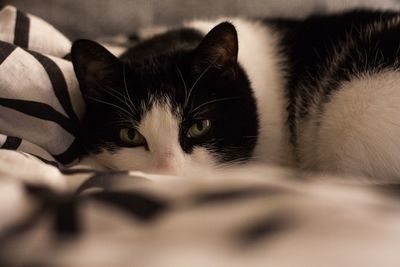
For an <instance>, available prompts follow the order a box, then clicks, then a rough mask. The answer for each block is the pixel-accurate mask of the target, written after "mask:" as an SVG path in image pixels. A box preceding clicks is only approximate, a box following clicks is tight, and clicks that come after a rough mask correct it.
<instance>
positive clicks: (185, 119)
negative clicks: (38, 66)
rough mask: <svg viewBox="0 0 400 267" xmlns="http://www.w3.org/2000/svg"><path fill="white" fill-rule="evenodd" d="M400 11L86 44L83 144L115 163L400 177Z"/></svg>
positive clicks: (213, 25) (220, 26)
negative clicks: (110, 46) (113, 46)
mask: <svg viewBox="0 0 400 267" xmlns="http://www.w3.org/2000/svg"><path fill="white" fill-rule="evenodd" d="M399 51H400V15H399V14H398V13H396V12H389V11H369V10H353V11H347V12H342V13H335V14H326V15H312V16H310V17H307V18H304V19H282V18H268V19H263V20H256V19H254V20H251V19H241V18H229V19H219V20H215V21H212V20H208V21H206V20H203V21H202V20H198V21H192V22H188V23H185V24H184V25H183V26H182V28H178V29H171V30H166V31H165V32H161V33H158V34H156V35H154V36H151V37H149V38H147V39H145V40H142V41H141V42H140V43H139V44H137V45H135V46H133V47H132V48H130V49H128V50H127V51H126V52H125V53H124V54H122V55H121V56H120V57H119V58H117V57H116V56H114V55H112V54H111V53H110V52H109V51H107V50H106V49H105V48H104V47H102V46H101V45H100V44H98V43H95V42H93V41H89V40H78V41H75V42H74V44H73V46H72V49H71V58H72V63H73V66H74V70H75V73H76V76H77V78H78V81H79V84H80V88H81V91H82V94H83V97H84V100H85V102H86V104H87V111H86V114H85V116H84V119H83V121H82V136H81V140H82V143H83V145H84V146H85V148H86V150H87V151H88V153H89V154H90V155H91V156H92V158H94V159H96V161H97V162H98V163H99V164H100V165H102V166H105V167H106V168H109V169H122V170H141V171H145V172H154V173H163V174H176V175H180V174H182V173H185V172H188V171H189V170H191V169H193V168H194V167H195V166H197V167H199V169H198V170H199V171H201V169H202V168H203V167H225V166H230V165H235V164H240V163H245V162H262V163H267V164H277V165H283V166H292V167H297V168H300V169H302V170H307V171H318V172H323V173H341V174H348V175H363V176H367V177H375V178H378V179H398V177H400V142H398V141H397V138H398V137H400V90H399V89H398V86H400V85H399V82H400V72H398V69H399V65H400V63H399V62H400V61H399V60H398V58H399V56H400V54H399Z"/></svg>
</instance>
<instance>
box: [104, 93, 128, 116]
mask: <svg viewBox="0 0 400 267" xmlns="http://www.w3.org/2000/svg"><path fill="white" fill-rule="evenodd" d="M106 89H108V90H107V91H105V92H106V93H107V94H109V95H111V96H113V97H114V98H115V99H117V100H119V101H121V102H122V103H125V105H126V106H127V107H128V108H129V109H130V111H131V112H132V113H134V110H135V108H134V107H133V106H131V105H129V104H128V103H127V102H126V97H125V96H124V95H122V94H121V93H120V92H118V91H117V90H115V89H113V88H111V87H107V88H106ZM110 90H111V91H113V92H115V93H119V94H121V95H122V97H123V98H120V97H118V96H117V95H115V93H111V92H110Z"/></svg>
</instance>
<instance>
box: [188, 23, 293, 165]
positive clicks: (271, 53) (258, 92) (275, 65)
mask: <svg viewBox="0 0 400 267" xmlns="http://www.w3.org/2000/svg"><path fill="white" fill-rule="evenodd" d="M223 21H229V22H231V23H232V24H233V25H234V26H235V28H236V31H237V33H238V40H239V55H238V61H239V63H240V64H241V65H242V66H243V68H244V70H245V72H246V73H247V75H248V76H249V80H250V82H251V87H252V89H253V90H254V95H255V97H256V101H257V109H258V115H259V119H260V132H259V139H258V143H257V146H256V149H255V153H254V159H255V160H257V161H261V162H265V163H274V164H286V163H290V162H288V161H291V159H290V158H289V157H288V154H289V153H288V152H289V151H288V144H287V133H286V132H287V131H286V130H285V129H284V128H285V126H284V124H285V119H286V117H287V115H286V112H285V105H284V102H283V101H284V96H283V94H284V87H285V79H284V77H283V71H282V69H281V68H282V63H283V62H282V58H281V57H280V54H279V52H278V50H277V40H278V36H277V35H276V33H275V32H273V31H271V30H270V29H269V28H268V27H267V26H266V25H264V24H262V23H260V22H257V21H251V20H245V19H239V18H233V19H231V18H220V19H217V20H213V21H193V22H188V23H186V26H188V27H193V28H195V29H198V30H200V31H202V32H203V33H207V32H208V31H210V30H211V29H212V28H213V27H215V26H216V25H217V24H219V23H221V22H223Z"/></svg>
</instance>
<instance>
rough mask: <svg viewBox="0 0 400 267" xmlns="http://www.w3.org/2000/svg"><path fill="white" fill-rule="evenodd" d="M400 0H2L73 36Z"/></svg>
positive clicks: (295, 14) (377, 5)
mask: <svg viewBox="0 0 400 267" xmlns="http://www.w3.org/2000/svg"><path fill="white" fill-rule="evenodd" d="M397 2H399V3H400V0H353V1H344V0H331V1H329V0H247V1H246V0H201V1H200V0H0V4H2V5H4V4H11V5H15V6H17V7H18V8H19V9H20V10H22V11H25V12H30V13H32V14H35V15H37V16H39V17H41V18H44V19H45V20H47V21H48V22H50V23H51V24H53V25H54V26H55V27H56V28H58V29H59V30H61V32H63V33H64V34H66V35H67V36H68V37H69V38H70V39H76V38H98V37H101V36H108V35H114V34H119V33H130V32H133V31H135V30H136V29H138V28H139V27H143V26H149V25H176V24H179V23H180V22H182V20H185V19H186V20H188V19H193V18H212V17H218V16H245V17H266V16H285V17H302V16H305V15H307V14H310V13H312V12H331V11H337V10H342V9H344V8H345V9H346V8H352V7H360V6H368V7H373V8H383V9H385V8H389V7H392V6H396V3H397Z"/></svg>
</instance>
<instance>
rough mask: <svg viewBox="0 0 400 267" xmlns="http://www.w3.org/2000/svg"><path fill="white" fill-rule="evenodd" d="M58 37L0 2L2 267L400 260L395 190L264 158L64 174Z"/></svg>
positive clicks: (68, 159) (372, 265)
mask: <svg viewBox="0 0 400 267" xmlns="http://www.w3.org/2000/svg"><path fill="white" fill-rule="evenodd" d="M70 45H71V43H70V41H69V40H68V39H67V38H65V37H64V36H63V35H62V34H61V33H59V32H58V31H57V30H56V29H54V28H53V27H52V26H51V25H49V24H48V23H46V22H45V21H43V20H41V19H40V18H38V17H35V16H33V15H30V14H24V13H22V12H20V11H18V10H17V9H16V8H14V7H11V6H6V7H4V8H3V9H1V11H0V147H1V148H0V266H7V267H13V266H15V267H17V266H62V267H68V266H71V267H77V266H85V267H90V266H96V267H102V266H104V267H106V266H107V267H108V266H155V267H157V266H160V267H161V266H163V267H176V266H202V267H203V266H218V267H225V266H229V267H235V266H280V267H289V266H290V267H291V266H307V267H313V266H315V267H320V266H324V267H330V266H331V267H334V266H335V267H336V266H363V267H376V266H385V267H391V266H393V267H395V266H396V267H397V266H400V254H399V253H398V246H399V244H400V223H399V222H400V203H399V201H398V196H399V190H398V189H399V185H388V184H385V185H371V184H369V183H368V180H363V179H352V180H349V179H346V180H345V181H346V184H344V183H343V181H344V180H342V178H341V177H323V179H320V178H321V177H316V176H315V175H309V174H302V173H298V172H293V171H291V170H286V169H275V168H272V167H266V166H246V167H241V168H238V169H233V168H232V169H231V170H225V171H220V172H217V171H207V170H204V171H203V172H202V173H193V175H192V176H190V177H169V176H157V175H150V174H144V173H139V172H98V171H94V170H91V169H87V168H84V167H82V166H74V167H71V168H68V166H70V165H74V163H75V162H76V161H77V159H78V158H79V156H80V154H81V153H82V150H81V148H80V147H79V145H78V143H77V141H76V135H77V133H78V131H79V118H80V117H81V116H82V114H83V112H84V103H83V101H82V98H81V95H80V92H79V88H78V83H77V80H76V78H75V75H74V72H73V68H72V65H71V63H70V62H69V61H68V54H69V49H70ZM328 178H332V179H328Z"/></svg>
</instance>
